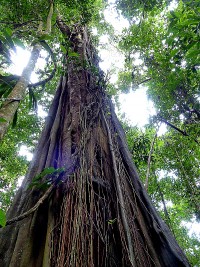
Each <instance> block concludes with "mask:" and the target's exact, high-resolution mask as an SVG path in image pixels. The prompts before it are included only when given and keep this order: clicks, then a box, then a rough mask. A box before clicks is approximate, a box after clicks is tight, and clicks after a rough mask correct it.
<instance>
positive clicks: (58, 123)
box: [0, 18, 190, 267]
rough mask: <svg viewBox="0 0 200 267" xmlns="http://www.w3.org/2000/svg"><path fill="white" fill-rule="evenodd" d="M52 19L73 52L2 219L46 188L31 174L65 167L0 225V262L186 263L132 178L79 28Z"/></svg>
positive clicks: (81, 266) (16, 266)
mask: <svg viewBox="0 0 200 267" xmlns="http://www.w3.org/2000/svg"><path fill="white" fill-rule="evenodd" d="M57 23H58V26H59V28H60V29H61V31H62V32H63V34H65V37H67V38H68V39H69V40H70V42H71V49H73V51H74V52H76V53H78V54H79V57H69V56H67V55H66V66H65V74H64V75H63V76H62V77H61V78H60V81H59V84H58V88H57V91H56V95H55V97H54V100H53V103H52V106H51V108H50V111H49V114H48V117H47V119H46V126H45V128H44V130H43V132H42V135H41V138H40V140H39V143H38V146H37V149H36V152H35V155H34V158H33V161H32V163H31V166H30V168H29V171H28V173H27V176H26V178H25V180H24V182H23V184H22V187H21V188H20V189H19V191H18V193H17V195H16V197H15V199H14V202H13V205H12V206H11V208H10V210H9V212H8V220H10V219H12V218H16V217H17V216H19V215H20V214H23V213H25V212H28V211H29V210H30V209H31V208H33V207H35V205H36V204H37V203H38V201H39V200H40V199H41V198H42V196H43V195H44V194H45V193H44V192H43V191H42V190H41V189H39V188H37V187H36V188H33V189H30V187H28V186H29V185H30V183H31V181H32V180H33V178H34V177H35V175H37V174H39V173H41V171H42V170H43V169H44V168H46V167H50V166H52V167H54V168H63V169H64V171H63V172H61V173H60V174H59V175H57V176H56V175H49V176H46V177H44V178H43V182H44V181H46V180H48V181H49V183H50V184H51V186H52V185H54V188H53V190H50V194H49V196H48V197H47V198H45V200H44V201H43V202H42V203H41V205H38V206H37V209H36V210H35V211H34V213H31V214H30V215H29V216H28V217H25V218H24V219H23V220H19V221H15V222H14V223H12V224H11V225H8V226H6V227H5V228H3V229H1V230H0V233H1V242H0V266H5V267H8V266H9V267H25V266H29V267H40V266H45V267H46V266H47V267H50V266H56V267H63V266H75V267H86V266H88V267H89V266H90V267H91V266H94V267H105V266H108V267H110V266H111V267H112V266H113V267H114V266H119V267H123V266H127V267H129V266H130V267H131V266H136V267H144V266H145V267H150V266H170V267H173V266H174V267H177V266H190V265H189V263H188V261H187V259H186V257H185V255H184V253H183V252H182V250H181V249H180V248H179V246H178V244H177V243H176V241H175V239H174V237H173V235H172V233H171V232H170V231H169V229H168V228H167V226H166V224H165V223H164V222H163V221H162V220H161V219H160V218H159V216H158V214H157V212H156V211H155V209H154V207H153V206H152V203H151V202H150V200H149V198H148V196H147V194H146V191H145V189H144V187H143V186H142V184H141V182H140V180H139V177H138V175H137V172H136V170H135V167H134V165H133V163H132V160H131V156H130V154H129V151H128V148H127V144H126V141H125V135H124V132H123V130H122V127H121V126H120V124H119V121H118V119H117V117H116V115H115V112H114V108H113V106H112V103H111V101H110V99H109V98H108V97H107V96H106V94H105V91H104V88H102V86H101V85H102V84H103V82H102V81H103V80H102V79H103V76H102V72H101V71H100V70H99V68H98V59H97V57H96V53H95V51H94V49H93V47H92V46H91V43H90V40H89V37H88V35H87V31H86V29H85V28H83V27H79V26H76V28H75V29H73V30H71V31H70V30H69V28H68V27H67V26H66V25H64V23H63V22H62V20H61V19H60V18H59V19H58V21H57ZM94 70H95V71H94ZM43 199H44V198H43Z"/></svg>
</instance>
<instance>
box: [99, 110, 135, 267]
mask: <svg viewBox="0 0 200 267" xmlns="http://www.w3.org/2000/svg"><path fill="white" fill-rule="evenodd" d="M102 116H103V119H104V122H105V125H106V129H107V133H108V140H109V146H110V152H111V155H112V162H113V168H114V173H115V182H116V187H117V193H118V196H119V202H120V211H121V216H122V221H123V227H124V231H125V233H126V239H127V243H128V250H129V259H130V262H131V264H132V266H133V267H136V262H135V255H134V250H133V244H132V240H131V232H130V228H129V225H128V220H127V214H126V209H125V202H124V197H123V193H122V188H121V185H120V177H119V173H118V170H117V164H116V158H115V153H114V147H113V142H112V137H111V132H110V128H109V125H108V123H107V120H106V117H105V114H104V112H103V111H102Z"/></svg>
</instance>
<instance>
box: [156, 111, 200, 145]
mask: <svg viewBox="0 0 200 267" xmlns="http://www.w3.org/2000/svg"><path fill="white" fill-rule="evenodd" d="M159 117H160V118H161V120H162V121H163V122H164V123H166V124H167V125H169V126H170V127H172V128H173V129H174V130H176V131H178V132H179V133H181V134H182V135H184V136H188V137H190V135H189V134H188V133H186V131H182V130H181V129H179V128H177V127H176V126H174V125H173V124H171V123H170V122H168V121H167V120H165V119H164V118H163V117H161V116H159ZM193 140H194V141H195V142H196V143H197V144H198V145H199V142H198V141H197V140H196V139H195V138H194V139H193Z"/></svg>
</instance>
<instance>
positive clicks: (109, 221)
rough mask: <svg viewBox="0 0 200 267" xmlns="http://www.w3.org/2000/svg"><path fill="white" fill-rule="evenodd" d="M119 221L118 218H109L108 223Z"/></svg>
mask: <svg viewBox="0 0 200 267" xmlns="http://www.w3.org/2000/svg"><path fill="white" fill-rule="evenodd" d="M116 221H117V218H115V219H113V220H108V224H113V223H114V222H116Z"/></svg>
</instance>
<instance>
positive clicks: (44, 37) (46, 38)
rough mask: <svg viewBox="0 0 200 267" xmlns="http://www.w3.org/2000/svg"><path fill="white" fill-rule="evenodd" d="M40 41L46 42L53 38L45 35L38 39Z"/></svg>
mask: <svg viewBox="0 0 200 267" xmlns="http://www.w3.org/2000/svg"><path fill="white" fill-rule="evenodd" d="M38 40H39V41H44V40H52V36H51V35H49V34H43V35H42V36H40V37H39V38H38Z"/></svg>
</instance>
